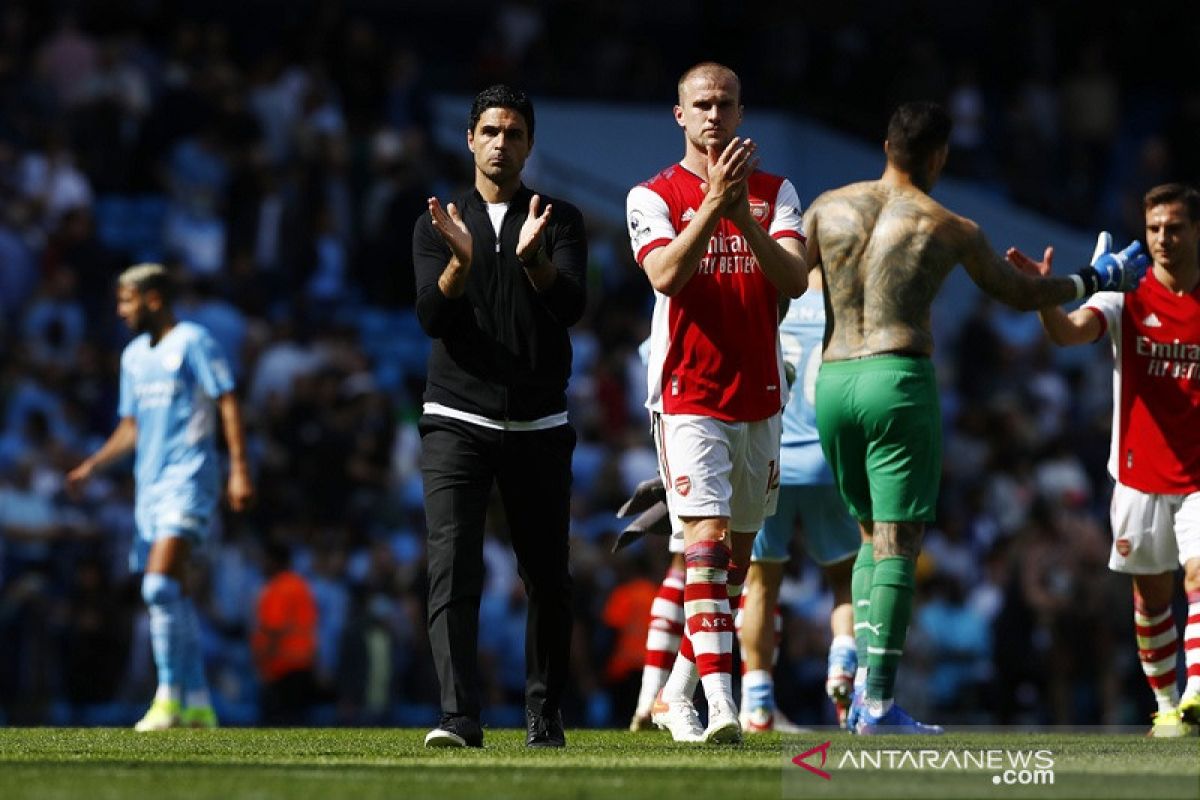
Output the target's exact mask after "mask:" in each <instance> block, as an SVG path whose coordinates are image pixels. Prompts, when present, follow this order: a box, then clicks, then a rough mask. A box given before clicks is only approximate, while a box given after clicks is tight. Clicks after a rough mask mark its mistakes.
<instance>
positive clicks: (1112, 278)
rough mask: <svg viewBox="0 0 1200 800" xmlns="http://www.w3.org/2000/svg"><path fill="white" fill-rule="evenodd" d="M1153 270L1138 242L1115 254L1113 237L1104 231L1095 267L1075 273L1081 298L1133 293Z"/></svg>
mask: <svg viewBox="0 0 1200 800" xmlns="http://www.w3.org/2000/svg"><path fill="white" fill-rule="evenodd" d="M1149 266H1150V257H1149V256H1147V255H1146V254H1145V252H1143V251H1142V243H1141V242H1139V241H1137V240H1136V239H1135V240H1134V241H1133V242H1132V243H1131V244H1130V245H1129V246H1127V247H1126V248H1125V249H1124V250H1122V251H1120V252H1118V253H1114V252H1112V234H1111V233H1109V232H1108V231H1101V233H1100V235H1099V236H1098V237H1096V249H1095V251H1094V252H1093V253H1092V264H1091V266H1089V267H1084V268H1083V269H1081V270H1079V272H1077V273H1075V275H1074V276H1072V277H1074V278H1076V279H1077V280H1076V287H1077V295H1078V297H1087V296H1089V295H1093V294H1095V293H1096V292H1132V291H1133V290H1134V289H1136V288H1137V286H1138V284H1139V283H1141V280H1142V276H1144V275H1145V274H1146V269H1147V268H1148V267H1149Z"/></svg>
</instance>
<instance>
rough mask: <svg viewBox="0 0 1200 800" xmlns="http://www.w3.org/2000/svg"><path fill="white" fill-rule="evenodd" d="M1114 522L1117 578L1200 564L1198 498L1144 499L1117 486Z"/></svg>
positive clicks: (1167, 496)
mask: <svg viewBox="0 0 1200 800" xmlns="http://www.w3.org/2000/svg"><path fill="white" fill-rule="evenodd" d="M1110 517H1111V521H1112V530H1113V546H1112V553H1111V554H1110V555H1109V558H1108V568H1109V569H1111V570H1112V571H1114V572H1124V573H1128V574H1130V575H1159V574H1161V573H1164V572H1174V571H1175V569H1176V568H1177V567H1178V566H1180V565H1181V564H1185V563H1187V562H1188V561H1190V560H1191V559H1193V558H1200V492H1192V493H1191V494H1146V493H1145V492H1140V491H1138V490H1137V489H1133V488H1131V487H1129V486H1125V485H1124V484H1122V483H1119V482H1118V483H1117V485H1116V486H1114V487H1113V496H1112V506H1111V508H1110Z"/></svg>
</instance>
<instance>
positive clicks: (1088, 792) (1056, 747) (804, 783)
mask: <svg viewBox="0 0 1200 800" xmlns="http://www.w3.org/2000/svg"><path fill="white" fill-rule="evenodd" d="M424 734H425V731H424V730H423V729H422V730H416V729H344V728H343V729H329V728H322V729H245V728H241V729H237V728H227V729H220V730H215V731H193V730H178V731H167V732H165V733H155V734H145V733H143V734H139V733H134V732H133V731H131V730H123V729H111V728H89V729H59V728H32V729H29V728H26V729H18V728H9V729H3V728H0V798H4V800H17V798H38V799H39V800H46V799H48V798H87V799H88V800H101V798H118V797H119V798H127V797H132V798H153V799H154V800H174V798H222V800H235V798H287V799H288V800H303V799H304V798H321V799H322V800H325V798H337V797H348V798H354V800H367V799H368V798H377V797H378V798H384V797H386V798H418V797H431V798H437V799H438V800H451V798H460V797H461V798H466V797H471V798H475V797H478V798H523V799H524V800H541V798H619V799H620V800H633V798H652V799H653V800H669V799H670V798H687V800H702V799H705V798H722V800H724V799H728V800H747V799H748V798H803V797H838V798H847V799H848V798H854V797H880V798H887V799H888V800H895V798H902V797H914V798H915V797H919V798H923V800H935V799H936V798H969V797H1022V798H1042V797H1045V798H1076V797H1079V798H1088V800H1107V799H1108V798H1138V799H1139V800H1164V799H1165V798H1176V797H1178V798H1200V739H1197V738H1195V737H1191V738H1187V739H1176V740H1149V739H1146V738H1144V737H1142V736H1138V735H1132V734H1127V735H1092V734H1073V733H1021V732H1018V731H1011V732H1000V733H995V732H988V733H974V732H972V733H951V734H948V735H946V736H943V737H938V738H929V737H921V738H912V737H873V738H861V737H851V736H848V735H847V734H845V733H842V732H840V731H832V730H820V731H814V732H811V733H804V734H798V735H793V736H788V737H781V736H780V735H778V734H768V735H762V736H754V737H747V740H746V742H745V743H744V744H742V745H740V746H733V747H730V746H726V747H713V746H703V745H685V744H676V743H674V742H672V741H671V740H670V738H669V737H668V736H667V735H666V734H664V733H659V732H653V733H641V734H631V733H628V732H625V731H611V730H610V731H594V730H569V731H568V732H567V736H568V744H569V746H568V748H567V749H566V750H562V751H554V750H528V749H526V748H525V746H524V732H523V731H517V730H488V731H487V735H486V744H487V746H486V747H485V748H484V749H482V750H427V749H425V748H424V747H423V746H422V742H423V737H424ZM824 742H829V743H830V744H829V747H828V748H827V749H826V750H825V754H826V756H827V761H826V763H824V764H822V762H821V761H820V758H819V754H814V755H810V756H808V757H807V758H806V759H805V761H806V763H809V764H811V765H813V766H814V767H821V766H824V767H825V770H824V771H827V772H828V774H829V775H830V777H829V778H822V777H821V776H819V775H817V774H815V773H813V772H812V771H810V770H805V769H802V768H801V767H798V766H796V765H794V764H792V763H791V759H792V758H793V757H795V756H797V755H799V754H801V753H803V752H805V751H807V750H809V749H810V748H814V747H819V746H820V745H821V744H822V743H824ZM864 749H865V750H881V751H890V752H891V753H892V756H891V758H892V760H893V761H894V760H895V757H896V754H897V753H903V752H905V751H912V752H914V753H916V754H917V755H919V754H920V751H922V750H925V751H926V752H936V753H940V754H941V755H940V756H930V757H929V758H932V759H933V763H931V762H929V761H926V763H925V765H924V768H916V769H914V768H913V767H914V766H916V764H915V760H914V759H909V760H908V761H907V764H908V766H907V767H906V766H905V763H904V762H902V763H900V764H898V765H893V767H894V768H887V759H886V758H885V759H884V763H883V766H884V768H882V769H874V770H868V769H866V767H865V766H863V767H862V768H861V769H854V770H853V771H850V770H849V769H848V768H847V767H846V765H847V758H848V756H849V755H850V754H852V753H857V754H858V755H861V754H862V752H863V750H864ZM1039 750H1040V751H1045V752H1049V753H1051V754H1052V758H1053V762H1054V763H1053V772H1054V776H1053V781H1054V784H1053V785H1026V786H1016V785H1013V786H1006V785H993V783H994V780H993V773H994V772H995V770H994V769H989V768H987V767H983V768H982V769H973V768H957V767H956V768H955V769H947V768H941V769H939V768H937V767H936V764H939V763H942V764H944V761H945V758H946V754H947V753H949V752H951V751H954V752H957V753H959V754H960V755H965V754H966V753H968V752H969V753H973V754H975V753H980V752H982V751H1003V752H1009V751H1025V752H1031V751H1039ZM855 760H856V761H857V760H859V759H857V758H856V759H855ZM955 760H956V761H960V760H961V759H957V758H956V759H955ZM839 764H840V765H841V766H839ZM851 764H852V765H853V762H851ZM1043 766H1044V763H1043Z"/></svg>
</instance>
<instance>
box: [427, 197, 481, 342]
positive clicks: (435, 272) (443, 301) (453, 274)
mask: <svg viewBox="0 0 1200 800" xmlns="http://www.w3.org/2000/svg"><path fill="white" fill-rule="evenodd" d="M428 206H429V210H428V213H427V214H422V215H421V216H420V217H419V218H418V219H417V223H416V225H415V226H414V228H413V271H414V273H415V274H414V279H415V281H416V290H417V297H416V309H417V319H418V320H419V321H420V323H421V328H422V329H423V330H424V331H425V333H426V334H427V335H429V336H431V337H433V338H440V337H442V336H444V335H445V333H446V331H447V330H449V329H450V328H451V327H452V326H453V323H454V320H455V319H456V318H457V316H458V315H459V314H464V313H470V306H469V305H468V304H467V301H466V300H465V299H463V297H462V295H463V293H464V292H465V291H466V287H467V277H468V275H469V274H470V271H471V256H472V250H471V234H470V232H469V231H467V228H466V225H465V224H463V222H462V217H461V215H460V214H459V213H458V209H457V208H456V207H455V205H454V204H453V203H451V204H450V205H449V207H448V208H447V209H443V208H442V205H441V203H440V202H439V201H438V199H437V198H436V197H431V198H429V201H428Z"/></svg>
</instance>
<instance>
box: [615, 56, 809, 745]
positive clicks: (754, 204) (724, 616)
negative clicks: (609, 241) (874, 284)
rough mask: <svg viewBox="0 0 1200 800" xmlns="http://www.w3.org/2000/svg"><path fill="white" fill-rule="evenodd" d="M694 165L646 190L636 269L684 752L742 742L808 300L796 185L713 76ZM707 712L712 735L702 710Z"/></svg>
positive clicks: (665, 697) (688, 125) (672, 707)
mask: <svg viewBox="0 0 1200 800" xmlns="http://www.w3.org/2000/svg"><path fill="white" fill-rule="evenodd" d="M675 120H676V122H677V123H678V124H679V126H680V127H681V128H682V129H683V132H684V148H685V150H684V157H683V160H682V161H681V162H680V163H678V164H674V165H672V166H670V167H668V168H666V169H665V170H663V171H662V172H660V173H659V174H658V175H656V176H654V177H653V178H651V179H650V180H648V181H646V182H645V183H643V184H641V185H639V186H636V187H634V188H633V189H632V190H631V191H630V193H629V197H628V200H627V204H626V212H627V222H628V225H629V234H630V240H631V243H632V246H633V252H634V257H635V258H636V260H637V262H638V264H639V265H640V266H641V267H642V269H643V270H644V271H645V273H646V277H647V278H648V279H649V280H650V284H651V286H653V287H654V291H655V307H654V315H653V319H652V322H651V333H650V356H649V367H648V369H647V376H648V384H649V397H648V400H647V407H648V408H649V409H650V410H651V411H652V412H653V414H654V416H653V420H654V434H655V445H656V448H657V450H658V456H659V471H660V473H661V477H662V479H663V484H664V486H665V487H666V491H667V504H668V506H669V508H670V511H671V513H672V514H674V515H675V516H677V517H679V518H680V521H681V526H682V529H683V530H682V535H683V539H684V545H685V549H684V561H685V565H686V570H687V571H686V578H685V584H684V589H683V601H684V602H683V605H684V613H685V618H686V623H685V631H684V637H683V638H682V640H681V643H680V651H679V655H678V657H677V658H676V660H675V665H674V667H673V669H672V672H671V675H670V677H669V678H668V679H667V682H666V684H665V686H664V687H663V690H662V702H661V704H660V703H656V704H655V711H654V713H653V717H654V720H655V722H656V723H657V724H660V725H662V726H664V727H666V728H668V729H669V730H670V731H671V734H672V736H673V737H674V738H675V739H676V740H678V741H708V742H736V741H738V740H739V739H740V738H741V729H740V726H739V724H738V718H737V717H738V714H737V706H736V704H735V702H734V699H733V688H732V674H731V673H732V668H733V636H734V633H733V616H732V614H731V612H730V597H731V596H735V597H736V596H737V595H738V594H740V591H741V584H742V582H743V580H744V575H745V570H746V567H747V565H748V563H749V559H750V550H751V547H752V545H753V542H754V534H755V533H756V532H757V531H758V529H759V528H760V527H761V526H762V523H763V520H764V519H765V518H766V517H767V515H768V514H770V513H771V512H772V511H774V508H775V501H776V495H777V491H778V486H779V436H780V418H779V412H780V409H781V408H782V407H783V404H784V402H785V401H786V386H785V383H784V375H783V362H782V358H781V356H780V352H779V334H778V313H777V311H776V309H777V305H778V303H777V301H778V298H779V296H780V294H783V295H785V296H787V297H798V296H799V295H800V294H801V293H802V292H803V291H804V288H805V279H806V273H807V270H806V268H805V262H804V236H803V233H802V232H801V228H800V208H799V205H800V203H799V199H798V198H797V197H796V191H795V189H794V188H793V187H792V185H791V183H790V182H788V181H787V180H786V179H784V178H781V177H779V176H775V175H770V174H767V173H765V172H760V171H758V170H757V164H758V159H757V157H756V146H755V144H754V143H753V142H752V141H750V140H749V139H741V138H738V137H737V136H736V135H735V134H736V131H737V129H738V126H739V125H740V124H741V121H742V104H741V84H740V82H739V81H738V77H737V75H736V74H734V73H733V71H732V70H730V69H729V68H727V67H724V66H721V65H719V64H714V63H703V64H699V65H697V66H695V67H692V68H691V69H689V70H688V71H687V72H685V73H684V75H683V76H682V77H681V78H680V80H679V104H678V105H676V106H675ZM697 683H702V684H703V686H704V692H705V696H706V697H707V699H708V709H709V720H708V727H707V728H705V727H703V726H702V725H701V723H700V719H699V716H698V714H697V713H696V709H695V707H694V705H693V698H694V695H695V690H696V685H697Z"/></svg>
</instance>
